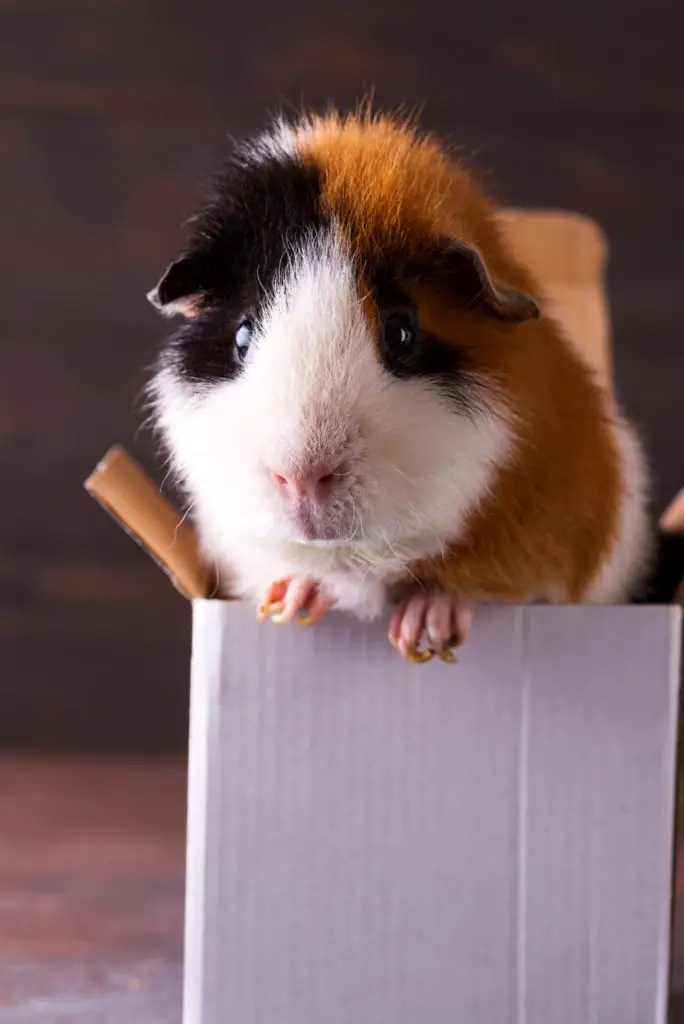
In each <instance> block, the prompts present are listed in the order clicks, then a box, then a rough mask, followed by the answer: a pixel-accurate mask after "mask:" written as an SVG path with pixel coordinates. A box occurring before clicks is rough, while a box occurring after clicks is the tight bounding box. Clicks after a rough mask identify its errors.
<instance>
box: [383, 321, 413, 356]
mask: <svg viewBox="0 0 684 1024" xmlns="http://www.w3.org/2000/svg"><path fill="white" fill-rule="evenodd" d="M382 331H383V342H384V344H385V347H386V349H387V350H388V351H389V352H391V353H392V354H393V355H401V354H404V353H405V354H407V355H408V354H409V353H410V352H411V350H412V349H413V347H414V345H415V343H416V340H417V335H418V332H417V330H416V325H415V323H414V321H413V317H412V316H411V315H410V313H391V314H390V315H389V316H388V317H387V319H386V320H385V322H384V324H383V329H382Z"/></svg>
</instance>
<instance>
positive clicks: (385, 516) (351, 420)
mask: <svg viewBox="0 0 684 1024" xmlns="http://www.w3.org/2000/svg"><path fill="white" fill-rule="evenodd" d="M374 330H375V329H374V328H372V327H371V326H370V324H369V322H368V320H367V318H366V316H365V314H364V311H363V306H362V303H361V297H360V296H359V294H358V285H357V279H356V274H355V271H354V266H353V261H352V259H351V258H350V257H349V255H348V254H347V253H346V251H345V249H344V246H343V244H342V243H341V241H340V239H339V237H338V236H337V235H336V234H335V233H334V232H333V233H331V234H330V235H328V236H327V237H324V238H321V237H311V238H309V239H308V241H307V243H306V245H305V246H304V247H303V249H302V251H300V252H299V253H298V254H296V259H295V260H294V265H293V269H292V270H291V271H289V272H288V273H287V275H283V276H282V277H281V279H280V280H278V281H276V284H275V287H274V290H273V294H272V297H271V300H270V303H269V304H268V306H267V308H266V310H265V312H264V314H263V316H262V318H261V322H260V323H259V324H258V325H257V331H256V333H255V336H254V341H253V342H252V350H251V357H250V360H249V363H248V365H247V366H246V368H245V370H244V373H243V374H242V375H241V376H240V377H239V378H238V379H236V380H234V381H227V382H225V383H221V384H218V385H213V386H205V387H203V388H197V387H196V386H192V387H191V386H189V385H187V384H185V383H184V382H183V381H181V380H180V379H179V378H178V376H177V374H176V373H175V371H174V370H173V368H172V366H168V367H167V368H166V369H162V371H161V372H160V373H159V374H158V376H157V378H156V381H155V383H154V385H153V391H154V394H155V396H156V399H155V400H156V407H157V413H158V419H159V423H160V426H161V427H162V430H163V432H164V434H165V436H166V440H167V442H168V445H169V448H170V451H171V453H172V458H173V462H174V465H175V468H176V469H177V471H178V473H179V476H180V478H181V479H182V481H183V482H184V484H185V487H186V489H187V491H188V494H189V497H190V499H191V501H192V503H193V514H194V516H195V518H196V521H197V523H198V526H199V529H200V533H201V537H202V541H203V544H204V547H205V550H206V552H207V554H208V555H209V556H210V557H211V558H212V559H214V560H215V561H216V562H217V563H218V565H219V566H220V567H221V568H222V569H223V570H224V572H225V573H230V574H231V576H232V579H233V580H234V584H235V589H236V590H237V591H238V592H239V593H240V594H241V595H244V596H252V597H254V598H255V599H259V598H260V597H261V596H262V594H263V593H264V591H265V590H266V589H267V587H268V585H269V584H270V583H271V582H272V581H274V580H276V579H279V578H281V577H284V576H289V575H295V574H297V575H302V574H309V575H312V576H315V577H316V578H318V579H320V580H322V582H323V583H324V584H325V585H326V586H327V587H328V589H329V590H330V591H332V593H333V595H334V596H335V598H336V600H337V603H338V606H339V607H342V608H345V609H348V610H352V611H355V612H356V613H357V614H359V615H363V616H365V617H374V616H376V615H378V614H379V613H380V612H381V611H382V608H383V604H384V601H385V584H386V583H387V582H389V581H391V580H393V579H394V578H396V577H397V576H399V575H401V574H402V573H404V572H405V569H406V566H407V564H408V563H409V562H411V561H412V560H414V559H415V558H417V557H421V556H425V555H429V554H438V553H439V552H440V551H442V550H443V548H444V545H445V543H446V542H447V541H449V540H453V539H456V538H457V536H458V534H459V532H460V530H461V529H462V526H463V524H464V522H465V519H466V517H467V516H468V514H469V513H470V512H471V511H472V509H473V508H474V507H475V506H476V505H477V504H478V503H479V502H480V500H481V499H482V497H483V495H484V494H485V493H486V491H487V489H488V487H489V486H490V483H491V481H492V478H493V475H494V470H495V467H497V466H500V465H502V464H503V463H504V462H505V461H506V460H507V459H508V457H509V455H510V452H511V448H512V436H513V431H512V428H511V426H510V423H509V421H508V418H507V416H506V413H505V407H504V405H503V403H502V402H500V401H499V400H497V399H496V398H495V396H494V394H493V393H492V392H490V391H488V390H487V389H486V387H483V389H482V398H481V400H480V401H479V404H478V405H477V407H476V409H475V411H474V412H471V413H470V414H469V415H466V414H465V413H463V412H460V411H459V410H458V408H457V407H456V406H455V405H454V404H453V403H451V402H450V401H449V400H448V399H447V398H446V397H445V396H444V395H443V394H442V393H440V391H439V389H438V388H437V387H436V386H435V385H434V384H432V383H429V382H427V381H425V380H420V379H413V380H397V379H395V378H394V377H392V376H391V375H390V374H389V373H387V372H386V371H385V369H384V368H383V367H382V365H381V363H380V360H379V355H378V352H377V348H376V339H375V337H374ZM231 340H232V339H231V338H226V344H227V345H229V344H231ZM312 453H313V455H314V456H315V457H316V458H327V457H328V456H329V457H330V458H331V459H332V460H333V461H334V460H335V459H336V458H338V457H339V458H344V459H345V461H347V462H348V463H349V464H350V466H351V473H350V485H349V486H350V493H351V495H352V498H351V505H352V507H351V510H350V509H347V512H348V513H349V515H348V516H347V519H346V520H345V522H346V536H344V537H341V538H340V540H339V541H338V542H337V543H336V544H334V545H331V544H325V543H302V542H301V541H300V538H299V536H298V534H297V531H296V528H295V526H294V525H293V523H292V521H291V518H290V515H289V514H288V509H287V508H286V507H285V505H284V503H283V500H282V495H281V494H280V493H279V491H278V489H277V488H276V487H274V484H273V479H272V477H271V476H270V475H269V470H273V471H276V472H279V473H286V472H288V471H290V470H291V469H292V467H297V466H299V465H301V464H303V463H305V462H306V461H307V459H309V458H311V457H312Z"/></svg>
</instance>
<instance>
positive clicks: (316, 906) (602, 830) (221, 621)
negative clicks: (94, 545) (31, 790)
mask: <svg viewBox="0 0 684 1024" xmlns="http://www.w3.org/2000/svg"><path fill="white" fill-rule="evenodd" d="M504 223H505V229H506V230H507V231H508V232H509V233H510V237H511V239H512V242H513V244H514V245H515V246H516V247H517V248H518V250H519V251H520V252H521V254H522V255H523V257H524V258H525V259H526V261H527V262H528V263H529V264H531V265H532V267H533V269H534V270H535V271H536V273H537V275H538V276H539V277H540V278H541V279H542V281H543V282H544V284H545V287H546V290H547V295H548V303H549V306H550V307H551V308H553V309H554V310H555V312H556V313H557V315H559V316H563V320H564V323H565V324H566V328H567V330H568V333H569V334H570V335H571V336H572V337H573V339H574V343H576V344H581V345H583V346H584V347H585V350H586V351H587V354H588V356H589V358H590V359H591V360H592V361H593V362H594V365H595V366H596V369H597V372H598V373H600V374H601V375H603V377H604V379H605V380H606V381H608V382H609V381H610V372H611V371H610V349H609V342H608V338H609V328H608V318H607V313H606V309H607V306H606V300H605V294H604V291H603V285H602V273H603V266H604V262H605V251H606V246H605V241H604V240H603V239H602V237H601V235H600V232H599V231H598V229H597V228H596V227H595V226H594V225H593V224H592V223H591V222H589V221H586V220H585V219H583V218H579V217H577V216H575V215H567V214H557V215H556V214H542V213H532V214H525V213H522V212H519V211H513V212H509V213H507V214H506V215H505V217H504ZM563 310H565V314H564V313H563ZM86 486H87V487H88V489H89V490H90V491H91V493H93V495H94V496H95V497H96V498H97V499H98V500H99V501H101V502H102V503H103V504H104V505H105V507H107V508H108V509H109V511H110V512H111V513H112V514H113V515H114V516H115V517H117V518H118V519H120V520H121V522H122V523H123V524H124V525H125V526H126V528H127V529H128V530H129V531H130V532H131V533H132V534H133V535H134V536H135V537H136V539H138V540H139V541H140V542H141V543H142V544H143V545H144V546H145V547H146V548H147V549H148V550H149V551H150V553H152V554H153V555H154V556H155V558H156V559H157V560H158V561H160V562H161V564H162V565H163V566H164V567H165V568H166V569H167V571H168V572H169V574H170V575H171V577H172V578H173V580H174V582H175V583H176V586H177V587H178V588H179V589H180V590H181V592H183V593H184V594H185V595H186V596H188V597H190V598H191V599H192V600H193V655H192V685H191V734H190V755H189V756H190V762H189V794H188V796H189V802H188V855H187V895H186V937H185V941H186V944H185V995H184V1024H229V1022H233V1021H235V1022H236V1024H665V1021H666V1019H667V1001H668V981H669V970H670V917H671V902H672V898H671V892H672V861H673V836H674V811H675V790H676V786H675V779H676V747H677V721H678V697H679V669H680V632H681V610H680V609H679V608H678V607H676V606H675V605H674V604H673V605H670V606H665V605H657V606H656V605H640V606H639V605H634V606H625V607H603V608H595V607H543V606H534V607H524V608H523V607H507V608H503V607H498V608H497V607H488V608H485V609H483V610H482V611H481V612H480V613H479V614H478V615H477V616H476V621H475V625H474V628H473V633H472V635H471V637H470V639H469V642H468V644H467V645H466V646H465V648H464V649H463V651H462V654H461V655H460V657H459V664H458V665H457V666H449V665H445V664H444V663H442V662H441V661H438V660H433V661H432V662H430V663H429V664H427V665H421V666H416V665H409V664H407V663H405V662H403V661H402V660H401V658H399V657H398V655H397V654H396V652H394V651H393V650H392V649H391V647H390V646H389V644H388V643H387V640H386V636H385V630H386V624H375V625H371V626H368V625H363V624H360V623H358V622H356V621H355V620H353V619H352V618H350V617H346V616H342V615H338V614H332V615H330V616H329V618H327V619H324V620H323V621H322V622H321V623H320V624H319V625H317V626H316V627H315V628H314V629H311V630H302V629H299V628H297V627H296V626H290V627H277V626H273V625H272V624H263V625H262V624H260V623H258V622H257V621H256V617H255V610H254V609H253V608H252V607H248V606H246V605H244V604H243V603H241V602H235V601H220V600H216V599H210V597H209V595H210V594H211V593H212V588H213V585H214V584H213V581H212V579H211V575H210V573H209V572H208V570H207V569H206V567H205V566H203V565H202V563H201V560H200V558H199V555H198V549H197V545H196V541H195V538H194V534H193V532H192V528H191V527H190V526H189V524H188V523H187V522H186V523H183V524H181V525H179V523H178V517H177V516H176V514H175V513H174V511H173V510H172V509H171V508H170V506H168V504H166V502H165V501H164V499H162V498H161V496H160V495H159V493H158V491H157V489H156V488H155V487H154V485H152V484H151V483H150V482H149V481H148V480H147V479H146V478H145V477H144V476H143V475H142V473H141V472H140V471H139V470H138V469H137V467H136V466H135V464H134V463H132V462H131V460H130V459H129V458H128V457H127V456H126V454H125V453H124V452H122V451H121V450H120V449H114V450H113V451H112V452H110V454H109V456H108V457H107V458H106V459H105V460H104V461H103V463H101V465H100V466H99V467H98V468H97V470H96V471H95V473H94V474H93V476H92V477H91V478H90V479H89V481H88V482H87V485H86ZM682 520H684V507H683V505H682V504H680V505H677V504H674V505H673V506H671V508H670V510H668V514H667V515H666V517H664V520H663V523H664V524H665V525H667V527H668V528H669V529H671V530H674V529H681V528H682V525H683V523H682Z"/></svg>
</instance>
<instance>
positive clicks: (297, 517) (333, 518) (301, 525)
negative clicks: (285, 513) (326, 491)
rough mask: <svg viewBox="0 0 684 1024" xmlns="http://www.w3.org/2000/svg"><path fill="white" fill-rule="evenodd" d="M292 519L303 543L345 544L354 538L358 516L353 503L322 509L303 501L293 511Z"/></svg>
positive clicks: (310, 502) (313, 503)
mask: <svg viewBox="0 0 684 1024" xmlns="http://www.w3.org/2000/svg"><path fill="white" fill-rule="evenodd" d="M291 518H292V523H293V525H294V527H295V530H296V532H297V534H298V539H299V540H300V541H301V542H302V543H324V544H330V545H335V544H344V543H348V542H349V541H350V540H353V537H354V532H355V530H354V527H355V519H356V516H355V513H354V506H353V504H352V503H351V502H349V503H347V502H344V503H337V502H336V503H335V504H334V505H332V506H323V507H321V506H320V505H319V504H317V503H316V502H313V501H308V500H306V499H303V500H302V501H299V502H298V503H297V505H296V506H295V507H294V508H293V509H292V510H291Z"/></svg>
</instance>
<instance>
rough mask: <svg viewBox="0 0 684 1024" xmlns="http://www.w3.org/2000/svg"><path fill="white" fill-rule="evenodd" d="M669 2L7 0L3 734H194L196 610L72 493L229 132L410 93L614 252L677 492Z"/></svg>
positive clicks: (142, 737)
mask: <svg viewBox="0 0 684 1024" xmlns="http://www.w3.org/2000/svg"><path fill="white" fill-rule="evenodd" d="M683 10H684V9H683V8H682V6H681V4H677V3H675V2H674V0H669V2H668V3H667V4H664V3H663V4H659V3H657V2H656V3H649V4H648V5H645V4H643V5H626V4H624V3H623V2H622V0H602V2H601V3H597V2H596V0H573V3H572V4H569V5H565V4H564V5H560V6H559V5H554V4H552V3H550V2H548V0H547V2H545V3H542V2H541V0H527V2H526V3H520V2H518V0H500V2H498V3H494V4H488V3H487V2H482V3H478V4H473V3H468V4H466V3H458V2H457V0H436V2H429V0H428V2H423V3H416V2H411V0H393V2H392V3H390V2H382V0H363V2H362V0H346V3H345V4H335V5H333V4H330V5H325V4H323V3H313V2H310V0H291V2H290V3H288V4H280V3H275V2H273V0H270V2H267V3H258V2H257V3H252V4H246V5H237V4H231V3H229V2H228V3H227V2H226V0H221V2H218V0H204V2H199V3H194V4H189V3H187V0H64V2H57V0H0V225H2V235H1V239H2V241H1V243H0V254H1V257H0V265H1V269H2V274H1V276H0V328H1V330H0V480H1V481H2V506H1V509H0V707H1V710H0V745H2V746H5V747H8V746H12V747H22V748H26V747H40V748H47V747H53V748H69V747H71V748H86V747H89V748H92V749H95V750H104V749H111V750H115V749H128V750H133V749H137V750H142V751H144V750H148V751H154V750H162V749H174V748H177V749H182V748H183V746H184V743H185V734H186V705H187V678H188V654H189V649H188V644H189V635H190V634H189V609H188V607H187V605H186V604H185V603H184V602H183V600H182V599H181V598H180V597H178V596H177V595H176V594H175V592H174V591H172V589H171V588H170V586H169V584H168V583H167V581H166V580H165V579H164V578H163V577H162V575H161V574H160V573H159V571H158V570H157V569H156V568H155V567H154V566H153V565H152V564H151V563H150V562H149V561H148V560H147V559H146V558H145V557H144V556H143V555H141V553H140V552H139V551H138V550H137V549H136V548H135V547H134V545H133V544H132V543H131V542H130V541H129V540H128V539H127V538H126V537H125V536H124V535H123V534H122V533H121V531H120V530H119V529H118V528H116V527H115V526H114V525H112V524H111V523H110V522H109V520H108V519H107V518H106V517H105V516H104V515H103V513H102V512H101V511H100V510H99V509H98V508H97V507H96V506H95V505H94V504H93V503H92V502H91V501H90V499H88V498H87V497H86V496H85V494H84V493H83V492H82V490H81V481H82V479H83V478H84V477H85V476H86V474H87V473H88V471H89V470H90V469H91V467H92V466H93V464H94V463H95V462H96V461H97V459H98V458H99V457H100V455H102V453H103V452H104V451H105V449H106V448H107V446H108V445H109V444H110V443H112V442H114V441H122V442H123V443H124V444H126V445H129V446H131V447H132V448H133V449H134V451H135V452H136V454H137V455H138V456H139V457H140V458H141V459H142V460H143V462H144V463H145V465H146V466H147V467H148V468H152V467H153V466H154V460H153V456H152V446H151V443H150V439H149V437H148V436H147V435H146V434H145V433H144V432H143V433H142V434H139V432H138V428H139V425H140V422H141V419H142V415H141V412H140V409H139V402H138V399H139V394H140V388H141V384H142V382H143V380H144V366H145V364H146V363H148V362H149V360H150V358H151V355H152V353H153V351H154V347H155V344H156V343H157V342H158V340H159V338H160V337H161V334H162V331H163V325H162V323H161V321H160V320H158V319H157V318H156V317H155V315H154V313H153V312H152V311H151V310H150V309H149V308H148V307H147V305H146V303H145V301H144V294H145V292H146V290H147V289H148V288H149V287H151V285H152V284H153V283H154V282H155V281H156V279H157V277H158V276H159V274H160V272H161V270H162V268H163V266H164V265H165V263H166V262H167V260H168V259H169V258H170V257H171V256H172V255H173V254H174V253H175V250H176V247H177V245H178V240H179V238H180V232H179V228H180V224H181V221H182V219H183V218H184V217H185V215H186V214H187V213H188V212H189V209H190V206H191V204H192V202H193V201H194V198H195V196H196V186H197V184H198V182H199V180H200V179H201V177H202V176H203V175H204V174H205V172H206V171H207V169H208V167H209V165H210V163H211V160H212V157H213V154H214V153H215V151H216V149H217V147H218V146H219V145H220V144H221V142H222V139H223V137H224V134H225V133H226V132H229V133H231V134H233V135H240V134H242V133H244V132H248V131H252V130H253V129H255V128H257V127H258V126H259V125H260V124H261V123H262V119H263V115H264V111H265V110H266V109H275V108H276V107H277V106H278V104H279V103H280V102H281V101H289V102H292V103H294V104H295V105H299V103H300V102H301V101H302V100H305V101H306V102H308V103H312V104H320V103H322V102H324V101H326V100H328V99H334V100H336V101H337V102H338V103H340V104H348V103H352V102H353V101H354V100H355V99H356V98H358V96H359V95H360V94H361V93H362V92H363V91H364V89H366V88H368V87H369V86H371V85H375V92H376V98H377V102H378V103H379V104H381V105H384V104H391V105H394V104H397V103H399V102H406V103H408V104H410V105H413V104H417V103H421V104H424V115H423V120H424V123H425V124H426V125H427V126H429V127H432V128H436V129H438V130H440V131H443V132H448V133H450V134H451V135H453V136H454V137H455V138H457V139H458V140H459V141H460V142H461V143H462V144H463V147H464V151H465V153H466V154H467V155H470V156H471V157H472V158H474V160H475V162H476V164H477V166H479V168H480V169H482V170H483V171H484V172H486V173H488V174H490V175H491V181H492V182H493V183H494V184H495V185H496V187H498V189H499V191H500V194H501V196H502V198H503V199H504V200H505V201H507V202H512V203H518V204H530V205H553V206H562V207H569V208H575V209H578V210H581V211H584V212H586V213H589V214H592V215H593V216H595V217H596V218H597V219H598V220H599V221H600V222H601V223H602V224H603V225H604V226H605V228H606V229H607V231H608V233H609V236H610V240H611V243H612V249H613V255H612V263H611V276H610V283H611V297H612V301H613V309H614V317H615V330H616V349H617V366H618V375H619V382H620V385H621V391H622V395H623V397H624V401H625V403H626V405H627V407H628V409H629V411H630V412H631V414H632V415H633V416H634V417H635V418H636V419H637V421H638V422H639V423H640V424H641V425H642V427H643V430H644V433H645V437H646V439H647V442H648V444H649V447H650V450H651V452H652V455H653V459H654V463H655V470H656V487H655V494H656V506H657V508H662V506H663V505H664V504H665V503H666V502H667V500H668V499H669V498H670V497H671V496H672V494H673V493H674V492H675V491H676V490H677V489H678V487H679V486H680V485H681V484H682V483H683V482H684V444H682V434H683V429H682V428H683V427H684V409H683V408H682V401H681V394H682V385H683V384H684V342H683V340H682V336H681V334H682V332H681V328H680V324H681V321H682V315H681V308H680V303H681V297H682V293H683V291H684V275H683V273H682V270H683V267H682V264H683V258H682V242H681V224H682V221H683V214H684V187H682V180H683V171H684V135H683V132H682V128H683V126H684V67H683V64H682V58H681V50H682V36H683V33H682V29H683V28H684V13H682V12H683Z"/></svg>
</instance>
